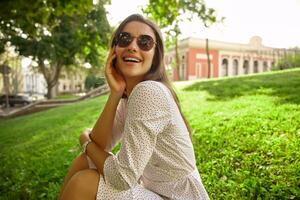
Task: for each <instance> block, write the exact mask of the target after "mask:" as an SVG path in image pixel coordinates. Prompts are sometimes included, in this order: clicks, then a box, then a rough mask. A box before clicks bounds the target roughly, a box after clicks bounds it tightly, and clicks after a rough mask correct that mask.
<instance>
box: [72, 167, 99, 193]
mask: <svg viewBox="0 0 300 200" xmlns="http://www.w3.org/2000/svg"><path fill="white" fill-rule="evenodd" d="M99 178H100V176H99V173H98V172H97V171H96V170H92V169H86V170H81V171H79V172H77V173H75V174H74V175H73V176H72V178H71V179H70V181H69V184H70V187H72V189H74V191H82V192H84V191H90V190H95V188H96V189H97V187H98V182H99Z"/></svg>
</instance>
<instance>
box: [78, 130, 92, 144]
mask: <svg viewBox="0 0 300 200" xmlns="http://www.w3.org/2000/svg"><path fill="white" fill-rule="evenodd" d="M90 132H91V129H86V130H85V131H83V133H81V135H80V136H79V142H80V145H82V144H83V143H85V142H86V141H88V140H90V136H89V134H90Z"/></svg>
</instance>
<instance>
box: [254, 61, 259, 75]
mask: <svg viewBox="0 0 300 200" xmlns="http://www.w3.org/2000/svg"><path fill="white" fill-rule="evenodd" d="M253 68H254V69H253V71H254V73H258V61H257V60H255V61H254V63H253Z"/></svg>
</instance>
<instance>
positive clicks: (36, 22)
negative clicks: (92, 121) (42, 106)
mask: <svg viewBox="0 0 300 200" xmlns="http://www.w3.org/2000/svg"><path fill="white" fill-rule="evenodd" d="M106 3H109V1H107V0H100V1H99V2H98V4H93V2H92V1H91V0H77V1H67V0H29V1H24V0H11V1H1V3H0V13H1V14H0V28H1V29H0V52H1V50H2V52H3V50H4V48H3V47H4V46H5V44H7V42H9V43H10V44H11V45H13V46H15V47H16V50H17V51H18V52H19V54H20V55H23V56H27V57H31V58H32V59H33V60H35V61H36V62H37V63H38V68H39V71H40V72H42V73H43V75H44V77H45V79H46V82H47V86H48V94H47V96H48V97H49V98H51V97H52V95H53V89H54V86H55V85H56V84H57V81H58V77H59V74H60V71H61V70H62V68H63V67H68V66H71V65H72V66H74V65H78V64H83V62H89V63H90V64H91V65H92V66H101V64H102V63H103V59H104V55H103V54H104V53H103V49H105V48H106V46H107V44H108V37H109V34H110V32H111V28H110V26H109V23H108V21H107V18H106V11H105V8H104V4H106Z"/></svg>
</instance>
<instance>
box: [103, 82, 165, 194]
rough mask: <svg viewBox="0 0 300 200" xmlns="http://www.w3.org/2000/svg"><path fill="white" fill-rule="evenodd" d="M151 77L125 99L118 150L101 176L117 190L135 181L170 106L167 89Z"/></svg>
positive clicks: (139, 175) (148, 156) (140, 173)
mask: <svg viewBox="0 0 300 200" xmlns="http://www.w3.org/2000/svg"><path fill="white" fill-rule="evenodd" d="M158 84H159V83H156V82H153V81H151V82H150V81H146V82H142V83H139V84H138V85H137V86H136V87H135V88H134V90H133V91H132V94H131V95H130V97H129V101H128V114H127V118H126V121H125V127H124V136H123V141H122V146H121V149H120V152H119V153H118V154H117V155H116V156H109V157H108V158H107V159H106V161H105V164H104V170H103V173H104V179H105V181H106V183H108V184H110V185H111V186H112V187H114V188H115V189H117V190H127V189H129V188H131V187H133V186H135V185H136V184H137V183H138V180H139V178H140V177H141V175H142V174H143V171H144V168H145V167H146V165H147V163H148V161H149V160H150V158H151V156H152V153H153V150H154V148H155V145H156V139H157V135H158V134H160V133H162V132H163V131H164V129H165V128H166V126H167V125H168V123H169V121H170V119H171V117H170V106H169V102H168V100H167V95H166V91H164V90H163V88H161V87H162V86H159V85H158Z"/></svg>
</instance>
